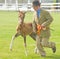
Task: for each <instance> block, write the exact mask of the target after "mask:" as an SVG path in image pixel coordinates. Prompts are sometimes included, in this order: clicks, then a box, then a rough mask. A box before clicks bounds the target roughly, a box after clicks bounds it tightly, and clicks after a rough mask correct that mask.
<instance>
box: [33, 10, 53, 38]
mask: <svg viewBox="0 0 60 59" xmlns="http://www.w3.org/2000/svg"><path fill="white" fill-rule="evenodd" d="M52 21H53V18H52V17H51V15H50V13H49V12H48V11H45V10H42V9H41V11H40V17H39V18H38V17H37V13H36V12H35V13H34V20H33V31H34V32H36V31H37V29H36V24H40V25H43V26H45V27H46V30H41V32H40V36H41V37H49V36H50V24H51V22H52Z"/></svg>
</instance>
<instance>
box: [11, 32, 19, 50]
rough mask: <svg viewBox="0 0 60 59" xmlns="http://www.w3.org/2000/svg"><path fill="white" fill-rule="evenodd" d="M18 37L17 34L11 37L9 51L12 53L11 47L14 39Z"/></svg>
mask: <svg viewBox="0 0 60 59" xmlns="http://www.w3.org/2000/svg"><path fill="white" fill-rule="evenodd" d="M18 36H19V33H16V34H15V35H14V36H13V37H12V40H11V43H10V50H11V51H12V45H13V41H14V39H15V38H16V37H18Z"/></svg>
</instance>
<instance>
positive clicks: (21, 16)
mask: <svg viewBox="0 0 60 59" xmlns="http://www.w3.org/2000/svg"><path fill="white" fill-rule="evenodd" d="M25 13H26V12H24V11H19V22H20V23H23V22H24V18H25Z"/></svg>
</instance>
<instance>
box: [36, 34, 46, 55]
mask: <svg viewBox="0 0 60 59" xmlns="http://www.w3.org/2000/svg"><path fill="white" fill-rule="evenodd" d="M41 39H42V38H41V37H39V36H38V35H37V36H36V46H37V49H38V50H39V53H40V54H41V56H46V53H45V51H44V49H43V46H42V44H41Z"/></svg>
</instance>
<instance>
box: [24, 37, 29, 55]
mask: <svg viewBox="0 0 60 59" xmlns="http://www.w3.org/2000/svg"><path fill="white" fill-rule="evenodd" d="M24 47H25V54H26V56H27V54H28V51H27V44H26V36H24Z"/></svg>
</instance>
